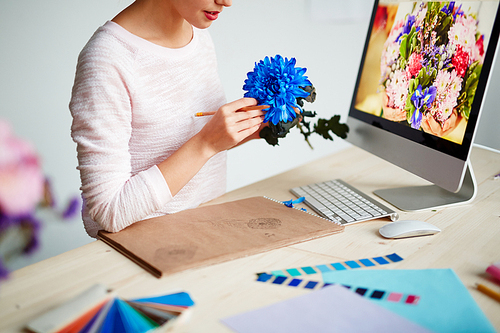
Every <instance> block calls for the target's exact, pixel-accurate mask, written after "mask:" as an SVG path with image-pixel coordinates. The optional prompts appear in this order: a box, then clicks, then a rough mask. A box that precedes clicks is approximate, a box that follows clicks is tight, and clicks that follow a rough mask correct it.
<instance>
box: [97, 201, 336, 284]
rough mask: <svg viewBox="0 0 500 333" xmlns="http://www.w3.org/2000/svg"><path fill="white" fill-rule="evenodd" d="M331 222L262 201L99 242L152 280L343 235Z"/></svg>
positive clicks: (139, 226) (136, 228)
mask: <svg viewBox="0 0 500 333" xmlns="http://www.w3.org/2000/svg"><path fill="white" fill-rule="evenodd" d="M343 230H344V227H343V226H342V225H340V224H337V223H336V222H332V221H330V220H327V219H324V218H322V217H319V216H316V215H313V214H310V213H308V212H305V211H302V210H300V209H297V208H289V207H287V206H285V205H284V204H283V203H281V202H279V201H275V200H273V199H269V198H266V197H253V198H248V199H241V200H236V201H231V202H226V203H222V204H217V205H210V206H203V207H198V208H194V209H189V210H185V211H181V212H178V213H175V214H170V215H165V216H161V217H156V218H152V219H148V220H144V221H139V222H136V223H134V224H132V225H130V226H129V227H127V228H125V229H123V230H122V231H119V232H117V233H109V232H106V231H103V230H101V231H99V238H100V239H101V240H102V241H104V242H105V243H107V244H109V245H110V246H111V247H113V248H114V249H116V250H117V251H118V252H120V253H122V254H123V255H125V256H126V257H128V258H129V259H131V260H132V261H134V262H135V263H136V264H138V265H140V266H141V267H143V268H144V269H146V270H147V271H149V272H150V273H151V274H153V275H154V276H156V277H158V278H159V277H161V276H163V275H167V274H172V273H176V272H180V271H183V270H186V269H189V268H195V267H200V266H207V265H212V264H217V263H221V262H224V261H228V260H233V259H237V258H241V257H244V256H248V255H252V254H257V253H261V252H265V251H269V250H272V249H276V248H280V247H284V246H288V245H292V244H296V243H300V242H304V241H307V240H311V239H315V238H319V237H323V236H327V235H332V234H335V233H339V232H342V231H343Z"/></svg>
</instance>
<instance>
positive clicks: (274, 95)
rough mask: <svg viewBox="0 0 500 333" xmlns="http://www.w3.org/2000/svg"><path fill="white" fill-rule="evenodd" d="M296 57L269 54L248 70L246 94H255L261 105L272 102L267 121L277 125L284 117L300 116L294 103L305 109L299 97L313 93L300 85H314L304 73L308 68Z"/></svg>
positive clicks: (266, 116) (289, 119)
mask: <svg viewBox="0 0 500 333" xmlns="http://www.w3.org/2000/svg"><path fill="white" fill-rule="evenodd" d="M295 63H296V60H295V58H291V59H290V60H288V59H287V58H284V59H283V57H282V56H280V55H276V56H275V57H274V58H269V57H265V58H264V60H261V61H260V62H258V63H256V64H255V68H254V70H253V71H252V72H249V73H248V74H247V79H246V80H245V85H244V86H243V90H245V91H246V93H245V97H252V98H255V99H256V100H257V101H258V104H260V105H269V106H270V107H269V109H267V113H266V115H265V118H264V122H268V121H271V122H272V123H273V124H274V125H277V124H278V123H279V122H280V121H283V122H285V123H286V122H289V121H293V120H294V119H295V117H296V116H297V114H296V112H295V110H294V109H293V108H294V107H295V108H297V109H299V110H301V112H302V109H301V107H300V106H299V105H298V104H297V98H299V97H302V98H306V97H307V96H309V93H307V92H305V91H304V90H303V89H301V88H300V87H307V86H310V85H312V84H311V82H310V81H309V80H308V78H307V76H304V73H305V72H306V71H307V69H306V68H300V67H295Z"/></svg>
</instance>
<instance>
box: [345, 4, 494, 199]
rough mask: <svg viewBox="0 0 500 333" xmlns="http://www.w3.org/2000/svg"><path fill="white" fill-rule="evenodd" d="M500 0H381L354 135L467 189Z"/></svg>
mask: <svg viewBox="0 0 500 333" xmlns="http://www.w3.org/2000/svg"><path fill="white" fill-rule="evenodd" d="M498 16H499V1H468V2H465V1H464V2H462V1H456V2H453V1H452V2H422V1H394V0H392V1H391V0H386V1H383V0H382V1H375V4H374V8H373V12H372V18H371V23H370V26H369V29H368V35H367V39H366V43H365V47H364V52H363V56H362V60H361V66H360V70H359V74H358V78H357V81H356V87H355V90H354V95H353V99H352V103H351V108H350V111H349V119H348V124H349V126H350V127H351V131H350V133H349V136H348V141H351V142H352V143H354V144H356V145H358V146H360V147H362V148H364V149H366V150H368V151H370V152H372V153H374V154H376V155H378V156H380V157H382V158H384V159H387V160H388V161H390V162H392V163H394V164H396V165H399V166H401V167H403V168H404V169H406V170H408V171H410V172H412V173H414V174H416V175H418V176H420V177H422V178H424V179H427V180H429V181H430V182H432V183H433V184H436V185H438V186H440V187H441V188H444V189H446V190H448V191H451V192H456V191H458V190H459V189H460V187H461V184H462V180H463V177H464V174H465V170H466V167H467V160H468V155H469V152H470V149H471V146H472V143H473V139H474V133H475V129H476V125H477V123H478V117H479V114H480V109H481V102H482V100H483V97H484V94H485V92H486V90H487V83H488V75H489V72H490V70H491V66H492V63H493V62H494V58H495V54H496V48H497V42H498V35H499V29H500V27H499V17H498Z"/></svg>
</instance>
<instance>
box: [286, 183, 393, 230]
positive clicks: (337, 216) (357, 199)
mask: <svg viewBox="0 0 500 333" xmlns="http://www.w3.org/2000/svg"><path fill="white" fill-rule="evenodd" d="M290 192H292V193H293V194H295V195H296V196H298V197H305V200H304V202H305V203H306V204H307V205H308V206H309V207H311V208H312V209H313V210H314V211H315V212H316V213H318V214H319V215H321V216H323V217H325V218H327V219H329V220H332V221H337V222H340V223H341V224H351V223H356V222H362V221H367V220H373V219H377V218H381V217H388V218H390V219H391V220H392V221H396V220H397V219H398V218H399V216H398V214H397V213H396V212H395V211H394V210H392V209H390V208H388V207H386V206H384V205H382V204H381V203H379V202H377V201H375V200H374V199H373V198H371V197H369V196H367V195H366V194H364V193H363V192H361V191H359V190H358V189H356V188H354V187H352V186H351V185H349V184H347V183H345V182H344V181H342V180H340V179H335V180H330V181H326V182H322V183H317V184H310V185H305V186H300V187H295V188H292V189H291V190H290Z"/></svg>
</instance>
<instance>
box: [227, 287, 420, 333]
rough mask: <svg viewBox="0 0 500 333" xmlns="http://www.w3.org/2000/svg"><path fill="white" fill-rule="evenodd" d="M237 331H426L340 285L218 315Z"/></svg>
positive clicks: (248, 332) (241, 332)
mask: <svg viewBox="0 0 500 333" xmlns="http://www.w3.org/2000/svg"><path fill="white" fill-rule="evenodd" d="M222 322H223V323H224V324H225V325H227V326H228V327H230V328H231V329H233V330H234V331H235V332H238V333H253V332H259V333H266V332H269V333H281V332H282V333H294V332H301V333H302V332H342V333H349V332H356V333H358V332H361V333H362V332H370V333H371V332H389V333H390V332H398V333H399V332H430V331H429V330H427V329H426V328H424V327H422V326H420V325H418V324H415V323H414V322H412V321H410V320H407V319H405V318H404V317H402V316H400V315H398V314H396V313H394V312H392V311H389V310H387V309H384V308H383V307H381V306H379V305H377V304H376V303H374V302H371V301H369V300H366V299H365V298H363V297H361V296H359V295H357V294H355V293H352V292H350V291H349V290H347V289H346V288H344V287H342V286H338V285H337V286H328V287H326V288H323V289H320V290H316V291H313V292H311V293H309V294H306V295H303V296H299V297H295V298H292V299H290V300H287V301H283V302H279V303H276V304H273V305H270V306H267V307H264V308H260V309H257V310H254V311H250V312H246V313H242V314H239V315H236V316H232V317H229V318H224V319H222Z"/></svg>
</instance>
